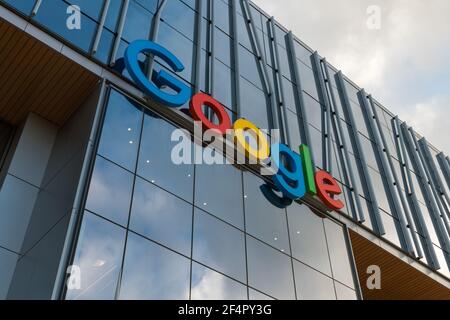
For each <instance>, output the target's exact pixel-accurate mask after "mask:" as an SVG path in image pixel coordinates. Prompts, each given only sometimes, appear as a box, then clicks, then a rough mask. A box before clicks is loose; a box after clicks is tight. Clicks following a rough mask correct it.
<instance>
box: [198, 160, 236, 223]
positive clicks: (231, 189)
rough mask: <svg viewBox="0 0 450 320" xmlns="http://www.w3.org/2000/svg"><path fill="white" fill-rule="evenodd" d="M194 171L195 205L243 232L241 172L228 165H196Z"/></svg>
mask: <svg viewBox="0 0 450 320" xmlns="http://www.w3.org/2000/svg"><path fill="white" fill-rule="evenodd" d="M195 170H196V171H195V204H196V205H197V206H198V207H199V208H202V209H203V210H205V211H208V212H209V213H211V214H213V215H215V216H216V217H218V218H220V219H222V220H225V221H226V222H228V223H230V224H232V225H234V226H236V227H237V228H240V229H241V230H244V209H243V197H242V172H241V171H240V170H238V169H236V168H235V167H233V166H232V165H229V164H224V165H220V164H219V165H206V164H203V165H197V166H196V169H195ZM211 191H213V192H211Z"/></svg>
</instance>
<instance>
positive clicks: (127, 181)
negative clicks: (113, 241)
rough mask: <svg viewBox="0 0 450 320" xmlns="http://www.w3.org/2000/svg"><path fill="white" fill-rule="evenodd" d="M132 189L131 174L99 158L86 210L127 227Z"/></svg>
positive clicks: (96, 162)
mask: <svg viewBox="0 0 450 320" xmlns="http://www.w3.org/2000/svg"><path fill="white" fill-rule="evenodd" d="M132 187H133V175H132V174H131V173H129V172H128V171H125V170H124V169H122V168H120V167H119V166H116V165H115V164H113V163H112V162H110V161H108V160H105V159H103V158H102V157H97V159H96V161H95V167H94V172H93V174H92V178H91V185H90V187H89V194H88V198H87V203H86V209H87V210H90V211H92V212H95V213H97V214H99V215H102V216H104V217H105V218H107V219H109V220H111V221H114V222H116V223H118V224H121V225H123V226H126V225H127V223H128V213H129V212H130V202H131V192H132Z"/></svg>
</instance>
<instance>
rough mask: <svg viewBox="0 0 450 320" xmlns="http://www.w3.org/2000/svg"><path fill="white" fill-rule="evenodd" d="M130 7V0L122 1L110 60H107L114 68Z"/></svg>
mask: <svg viewBox="0 0 450 320" xmlns="http://www.w3.org/2000/svg"><path fill="white" fill-rule="evenodd" d="M129 6H130V0H124V2H123V4H122V10H121V13H120V17H119V25H118V27H117V34H116V39H115V41H114V46H113V49H112V52H111V58H110V60H109V64H110V66H114V64H115V63H116V58H117V52H118V51H119V46H120V41H121V40H122V35H123V29H124V27H125V20H126V18H127V13H128V8H129Z"/></svg>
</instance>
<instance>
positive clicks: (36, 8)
mask: <svg viewBox="0 0 450 320" xmlns="http://www.w3.org/2000/svg"><path fill="white" fill-rule="evenodd" d="M41 4H42V0H36V2H35V3H34V7H33V10H31V16H32V17H34V16H35V15H37V13H38V11H39V8H40V7H41Z"/></svg>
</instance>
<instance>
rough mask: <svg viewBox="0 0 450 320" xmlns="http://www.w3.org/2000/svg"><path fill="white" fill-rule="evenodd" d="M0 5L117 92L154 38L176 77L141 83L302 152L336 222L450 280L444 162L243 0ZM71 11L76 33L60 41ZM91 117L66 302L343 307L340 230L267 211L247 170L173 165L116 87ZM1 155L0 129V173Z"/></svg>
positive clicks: (155, 124)
mask: <svg viewBox="0 0 450 320" xmlns="http://www.w3.org/2000/svg"><path fill="white" fill-rule="evenodd" d="M0 3H1V4H2V5H5V6H7V7H8V8H11V9H13V10H15V11H16V12H18V13H20V14H21V15H23V16H25V17H27V18H29V19H30V21H31V22H32V23H34V24H36V25H37V26H39V27H40V28H42V29H43V30H45V31H46V32H49V33H51V34H52V35H54V36H56V37H58V38H60V39H62V40H63V41H64V42H65V43H68V44H69V45H70V46H72V47H73V48H74V49H76V50H77V51H79V52H81V53H83V55H85V56H86V57H89V58H91V59H93V60H94V61H96V62H97V63H99V64H101V65H102V66H104V67H105V68H108V69H109V70H111V71H113V72H114V73H115V74H116V75H118V76H120V77H123V78H124V79H127V78H128V80H129V78H130V77H129V74H128V73H127V71H126V70H125V64H124V59H123V56H124V52H125V49H126V48H127V46H128V45H129V44H130V43H131V42H133V41H134V40H137V39H150V38H151V35H152V34H154V32H153V31H158V32H156V35H155V37H153V38H152V39H151V40H153V41H155V42H157V43H159V44H161V45H162V46H164V47H166V48H167V49H168V50H169V51H171V52H172V53H173V54H174V55H175V56H177V57H178V58H179V59H180V61H181V62H182V63H183V64H184V66H185V69H184V70H183V71H182V72H180V73H176V74H175V73H173V72H172V71H170V70H168V69H166V65H165V64H164V62H162V61H161V60H160V59H159V58H156V59H155V63H154V64H153V68H154V70H157V71H158V70H161V69H164V70H167V71H168V72H170V73H171V74H173V75H174V76H175V77H177V78H178V79H180V80H181V81H183V82H184V83H186V84H187V85H188V86H190V87H192V88H193V89H194V90H196V91H202V92H205V93H208V94H211V95H212V96H214V97H215V98H216V99H217V100H218V101H220V102H221V103H222V104H223V105H224V106H225V107H226V108H227V111H228V112H229V114H230V115H231V117H232V118H233V119H237V118H247V119H249V120H251V121H252V122H254V123H255V124H256V125H257V126H258V127H260V128H263V129H280V130H281V131H282V132H283V133H284V134H283V138H282V139H283V142H284V143H286V144H290V147H291V148H292V149H293V150H296V149H297V148H298V146H299V145H300V144H302V143H303V144H307V145H308V146H310V147H311V150H312V154H313V158H314V159H313V160H314V165H315V166H316V167H317V168H320V169H324V170H326V171H329V172H330V173H332V175H333V176H334V177H335V178H336V179H337V180H338V183H339V184H340V186H341V187H342V188H343V190H344V195H343V196H342V198H343V200H344V199H345V204H346V206H345V208H344V209H343V211H342V212H341V213H342V214H344V215H346V216H347V217H348V218H349V219H352V220H354V222H356V223H358V224H360V225H361V226H362V227H364V228H366V229H367V230H369V231H370V232H372V233H374V234H375V235H377V236H379V237H383V238H384V239H385V240H386V241H388V242H390V243H391V244H392V245H394V246H396V247H397V248H398V249H401V250H402V251H404V252H405V253H406V252H408V254H409V255H411V256H413V257H414V258H416V259H418V260H421V261H422V262H424V263H425V264H427V265H428V266H430V267H431V268H433V269H435V270H438V271H439V272H441V273H442V274H443V275H445V276H447V277H450V271H449V268H450V242H449V235H450V225H449V220H450V215H449V210H450V203H449V200H448V199H449V198H448V196H449V188H450V185H449V184H448V181H449V180H450V177H449V176H448V173H449V172H450V171H446V170H448V169H445V168H447V167H449V166H450V165H449V162H448V158H447V159H445V157H444V161H442V159H441V158H439V154H438V152H436V150H435V149H434V148H433V147H432V146H431V145H429V144H428V143H427V142H426V140H424V139H422V138H421V137H420V136H418V135H417V134H416V133H415V132H414V131H413V130H412V129H411V128H408V127H407V126H406V124H404V123H402V122H401V121H400V120H399V119H397V118H396V117H394V116H393V115H392V114H391V113H389V112H388V111H387V110H386V109H385V108H384V107H383V106H382V105H381V104H379V103H378V102H377V101H376V100H375V99H373V98H372V97H371V96H368V95H367V94H365V93H364V92H363V91H361V89H360V88H358V87H357V86H356V85H354V84H353V83H352V82H351V81H350V80H349V79H347V78H346V77H345V76H344V75H342V73H340V72H337V70H336V69H335V68H334V67H333V66H331V65H329V64H328V63H327V62H326V60H324V59H323V58H322V57H320V56H318V55H317V54H314V53H313V51H312V50H311V49H310V48H308V47H307V46H306V45H304V44H303V43H302V42H301V41H300V40H299V39H297V38H295V37H294V36H292V35H291V34H289V33H288V32H287V31H286V30H285V29H284V28H283V27H282V26H280V25H279V24H278V23H277V22H276V21H273V20H272V19H270V17H269V16H268V15H267V14H266V13H264V12H262V11H261V10H260V9H259V8H257V7H256V6H254V5H253V4H252V3H251V2H247V1H243V0H228V1H225V0H201V1H193V0H192V1H188V0H168V1H161V0H159V1H158V0H130V1H114V0H113V1H109V2H108V1H103V0H102V1H85V0H43V1H42V2H38V1H34V0H23V1H10V0H0ZM38 3H39V4H40V5H37V4H38ZM107 4H109V5H107ZM71 6H72V7H71ZM74 6H75V7H74ZM68 8H69V9H70V8H72V9H71V10H72V11H70V10H69V9H68ZM76 8H80V10H81V11H80V17H81V21H80V23H81V25H82V28H81V29H77V28H74V29H69V28H68V27H67V25H68V22H69V21H71V20H70V19H71V16H72V15H74V14H76ZM73 10H75V11H73ZM159 10H160V12H159V13H160V14H158V11H159ZM122 26H123V28H122ZM96 39H98V42H97V41H96ZM140 58H141V60H142V62H143V63H145V61H146V57H145V56H142V57H140ZM164 90H170V89H167V88H166V89H164ZM273 97H276V98H275V99H273ZM274 100H275V101H274ZM150 104H151V102H150ZM274 104H275V105H274ZM105 108H106V111H105V115H104V119H103V121H102V125H101V134H100V136H99V137H98V140H99V141H98V147H97V151H96V155H95V160H93V164H92V168H91V169H92V174H91V175H90V179H89V185H88V188H87V190H86V197H85V201H84V202H85V205H84V207H83V213H82V215H83V218H82V222H81V225H80V230H79V236H78V239H77V245H76V249H75V251H74V252H73V257H72V261H71V263H72V264H74V265H79V266H81V267H82V268H83V270H84V274H85V276H84V277H83V281H82V289H81V290H68V291H67V292H66V295H65V297H66V299H113V298H114V299H263V298H264V299H356V298H357V293H356V291H357V288H356V287H355V279H354V275H353V273H352V262H351V260H350V258H349V248H348V246H347V243H346V234H345V232H344V229H343V227H342V226H341V225H340V224H338V223H336V222H334V221H332V220H330V219H324V218H323V217H322V216H321V215H318V214H316V212H315V211H314V210H313V209H311V208H310V207H308V206H307V205H306V204H300V203H294V204H293V205H291V206H289V207H287V208H280V207H279V206H275V205H274V204H272V203H271V202H270V201H269V200H268V199H267V197H266V196H265V193H264V188H265V186H266V182H265V180H263V179H262V178H261V177H259V176H258V175H255V174H253V173H252V172H251V171H242V170H241V169H239V168H236V167H234V166H232V165H217V166H211V165H175V164H173V163H172V161H171V152H172V148H173V142H171V134H172V132H173V130H174V129H176V128H178V127H179V124H177V123H172V122H170V121H168V120H166V119H165V118H163V117H162V116H160V115H158V114H157V113H155V112H153V111H151V110H150V109H149V108H147V107H146V106H144V105H143V104H140V103H138V102H136V101H135V100H133V98H131V97H130V96H128V95H125V94H123V93H122V92H121V91H119V89H118V90H116V89H114V88H111V89H110V90H109V92H108V97H107V103H106V106H105ZM185 108H187V106H184V109H185ZM0 126H1V123H0ZM0 128H1V127H0ZM185 138H186V139H187V140H189V141H190V139H191V137H190V136H189V135H188V134H186V137H185ZM191 144H192V148H194V144H193V143H191ZM3 145H5V144H4V143H3V140H2V135H1V131H0V161H1V160H2V158H1V156H2V146H3ZM439 159H441V160H439ZM0 165H1V162H0ZM211 177H214V179H211ZM212 191H214V192H212ZM420 252H423V254H420Z"/></svg>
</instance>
